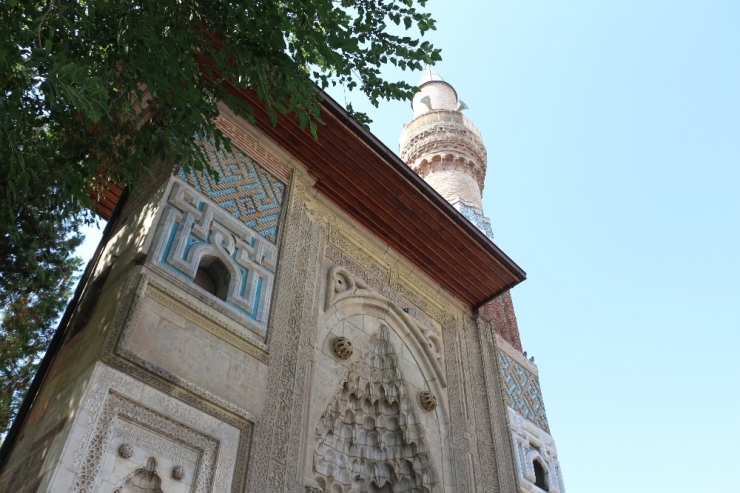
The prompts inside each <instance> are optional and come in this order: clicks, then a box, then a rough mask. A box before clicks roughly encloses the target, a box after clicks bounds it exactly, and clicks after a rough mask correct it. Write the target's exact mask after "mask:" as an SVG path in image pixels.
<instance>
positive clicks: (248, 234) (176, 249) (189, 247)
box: [151, 177, 277, 337]
mask: <svg viewBox="0 0 740 493" xmlns="http://www.w3.org/2000/svg"><path fill="white" fill-rule="evenodd" d="M170 179H171V180H174V181H175V183H174V184H173V186H172V190H171V192H170V195H169V198H168V204H167V205H166V206H165V207H166V209H165V211H164V214H162V218H161V220H160V225H159V228H158V230H157V233H156V235H157V238H158V241H157V243H156V245H157V246H156V249H155V250H154V254H153V255H152V257H151V265H152V266H153V267H154V268H158V269H159V270H161V271H162V273H163V274H164V275H166V276H170V277H175V278H180V279H184V280H186V281H193V282H191V283H187V284H186V285H185V286H184V287H185V288H186V289H188V290H191V291H202V289H201V288H200V287H199V286H196V284H195V281H196V277H197V276H198V272H199V268H200V267H201V266H202V265H205V264H208V263H213V262H214V261H215V262H217V263H218V265H220V266H221V270H222V271H223V275H222V276H221V277H224V278H225V280H224V283H225V287H224V288H223V290H224V293H223V296H222V299H223V301H222V302H219V303H220V305H222V306H221V308H222V309H223V311H224V312H225V313H228V314H229V315H230V316H231V317H233V318H234V319H236V320H237V321H239V322H240V323H242V324H244V325H245V326H246V327H248V328H249V329H251V330H253V331H254V332H255V333H256V334H258V335H259V336H261V337H264V336H265V332H266V330H267V319H268V315H269V312H270V299H271V297H272V288H273V282H274V276H275V274H274V273H275V269H276V263H277V248H276V246H275V245H274V244H272V243H271V242H270V241H268V240H267V239H265V238H263V237H262V236H261V235H260V234H259V233H257V232H256V231H255V230H253V229H252V228H250V227H248V226H247V225H246V224H244V223H243V222H242V221H239V220H238V219H236V218H235V217H234V216H233V215H232V214H230V213H229V212H228V211H227V210H225V209H223V208H221V207H220V206H218V205H216V204H214V203H212V202H211V201H210V200H209V199H208V198H207V197H206V196H204V195H202V194H201V193H199V192H197V191H196V190H195V189H194V188H193V187H192V186H190V185H189V184H186V183H185V182H183V181H181V180H179V179H178V178H175V177H172V178H170Z"/></svg>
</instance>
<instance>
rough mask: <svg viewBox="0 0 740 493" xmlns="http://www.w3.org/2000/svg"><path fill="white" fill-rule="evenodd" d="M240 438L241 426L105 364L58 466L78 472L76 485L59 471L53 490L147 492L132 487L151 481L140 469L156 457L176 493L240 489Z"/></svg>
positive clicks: (96, 375) (161, 473) (172, 492)
mask: <svg viewBox="0 0 740 493" xmlns="http://www.w3.org/2000/svg"><path fill="white" fill-rule="evenodd" d="M240 435H241V433H240V431H239V429H238V428H235V427H233V426H230V425H229V424H227V423H226V422H224V421H221V420H219V419H217V418H216V417H214V416H211V415H210V414H207V413H204V412H202V411H200V410H198V409H197V408H195V407H193V406H190V405H188V404H186V403H184V402H181V401H179V400H177V399H175V398H173V397H171V396H169V395H167V394H165V393H163V392H160V391H158V390H155V389H154V388H152V387H149V386H147V385H146V384H144V383H142V382H140V381H138V380H135V379H134V378H132V377H130V376H128V375H125V374H123V373H120V372H118V371H116V370H113V369H111V368H109V367H107V366H106V365H104V364H101V363H98V364H97V365H96V367H95V370H94V371H93V375H92V377H91V383H90V386H89V390H88V391H87V394H86V397H85V400H84V402H83V405H82V408H81V409H80V412H79V413H78V415H77V417H76V419H75V422H74V424H73V427H72V430H71V432H70V437H72V438H71V439H70V442H69V443H68V445H67V447H66V448H65V451H64V453H63V455H62V460H61V462H60V464H59V465H58V468H60V469H63V470H67V471H70V472H72V473H73V476H72V478H73V482H72V483H71V484H67V483H65V481H69V480H70V479H69V477H68V475H66V474H56V475H55V476H54V478H53V480H52V481H53V482H52V484H51V485H50V488H51V489H52V491H75V492H93V491H98V490H99V488H100V487H102V486H105V485H108V486H106V488H108V487H109V488H110V489H108V490H107V491H113V490H114V489H115V488H121V491H122V492H127V491H139V490H136V489H132V488H134V487H143V486H142V485H143V484H145V483H144V482H143V479H142V481H140V482H138V483H137V482H136V481H134V478H136V477H138V478H143V476H142V475H141V474H144V473H143V472H142V473H141V474H139V475H138V476H137V473H135V472H132V471H134V470H135V469H137V468H140V467H144V465H145V464H146V463H147V461H148V458H155V459H156V461H157V462H158V463H160V465H161V466H162V467H159V468H158V469H157V476H158V477H159V478H160V479H161V481H162V484H161V485H162V489H163V490H164V491H167V492H168V493H177V492H180V491H182V492H185V491H193V492H210V491H224V492H226V491H232V487H233V486H234V485H235V483H236V484H237V485H238V484H240V483H241V481H240V480H239V478H238V477H237V474H238V468H237V467H236V466H237V461H238V457H239V455H240V453H239V452H240V451H239V449H240V445H241V442H242V436H240ZM122 452H123V453H122ZM129 454H130V455H129ZM178 465H179V466H182V468H183V471H184V475H183V477H182V478H181V479H180V480H178V481H176V480H175V478H174V475H173V474H172V473H171V472H174V469H175V466H178ZM144 470H145V471H146V467H144ZM149 472H152V471H149ZM127 479H128V480H129V481H128V482H126V481H127ZM165 485H169V486H165ZM152 491H154V490H152Z"/></svg>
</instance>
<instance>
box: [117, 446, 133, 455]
mask: <svg viewBox="0 0 740 493" xmlns="http://www.w3.org/2000/svg"><path fill="white" fill-rule="evenodd" d="M118 455H120V456H121V457H123V458H124V459H130V458H131V456H132V455H134V448H133V447H132V446H131V445H129V444H128V443H122V444H121V446H120V447H118Z"/></svg>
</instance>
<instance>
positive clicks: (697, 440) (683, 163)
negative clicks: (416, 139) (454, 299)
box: [335, 0, 740, 493]
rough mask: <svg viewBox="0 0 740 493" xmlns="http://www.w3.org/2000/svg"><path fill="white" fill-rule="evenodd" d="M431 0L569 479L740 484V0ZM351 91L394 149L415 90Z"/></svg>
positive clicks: (621, 485)
mask: <svg viewBox="0 0 740 493" xmlns="http://www.w3.org/2000/svg"><path fill="white" fill-rule="evenodd" d="M428 10H429V11H431V12H432V13H433V15H434V17H435V18H436V19H437V25H438V31H437V32H434V33H432V34H431V36H430V37H429V38H430V39H431V40H432V41H433V42H434V43H435V44H436V45H437V46H438V47H440V48H442V50H443V51H442V56H443V61H442V62H440V63H439V64H438V65H437V66H436V67H435V69H436V70H437V72H438V73H439V74H440V75H441V76H442V77H444V78H445V79H446V80H447V81H448V82H450V83H451V84H453V85H454V86H455V88H456V89H457V92H458V94H459V96H460V98H461V99H463V100H464V101H465V102H466V103H467V104H468V106H469V107H470V109H469V110H468V111H467V115H468V117H470V118H471V119H472V120H473V121H474V122H475V123H476V124H477V125H478V127H479V128H480V130H481V132H482V134H483V138H484V141H485V143H486V146H487V148H488V177H487V180H486V187H485V190H484V197H483V204H484V208H485V210H486V213H487V215H488V216H489V217H490V218H491V221H492V224H493V229H494V233H495V239H496V242H497V243H498V245H499V246H501V247H502V248H503V249H504V251H505V252H506V253H507V254H508V255H510V256H511V257H512V258H513V259H514V260H515V261H516V262H517V263H518V264H519V265H521V266H522V267H523V268H524V269H525V270H526V271H527V274H528V280H527V281H525V282H524V283H523V284H521V285H520V286H518V287H516V288H515V289H514V291H513V293H512V294H513V298H514V304H515V308H516V312H517V317H518V319H519V328H520V331H521V334H522V341H523V344H524V347H525V349H526V350H527V351H528V352H529V354H530V355H534V356H535V358H536V363H537V364H538V366H539V369H540V373H541V382H542V387H543V393H544V397H545V403H546V407H547V411H548V416H549V419H550V425H551V430H552V434H553V436H554V438H555V440H556V443H557V445H558V451H559V457H560V461H561V464H562V467H563V472H564V477H565V485H566V489H567V491H568V493H593V492H595V491H598V492H599V493H611V492H620V493H623V492H625V491H627V492H630V493H638V492H650V493H654V492H657V491H661V492H662V491H665V492H668V491H670V492H672V493H682V492H687V493H688V492H691V493H697V492H705V491H707V492H708V491H719V490H725V491H731V490H732V489H733V488H736V487H737V486H736V484H735V483H736V481H735V480H734V479H733V478H734V472H735V470H736V468H737V465H736V462H737V454H736V448H737V444H738V443H740V424H738V416H740V397H739V396H738V391H740V384H739V383H738V380H739V379H740V355H739V354H736V352H737V351H738V349H739V348H740V287H739V285H738V279H740V260H738V254H739V253H740V193H739V192H738V189H739V188H740V171H739V167H738V165H739V164H740V1H737V0H732V1H730V0H727V1H719V0H704V1H701V2H700V1H695V2H688V1H680V0H677V1H671V2H668V1H659V0H642V1H619V2H617V1H609V2H607V1H599V0H589V1H567V0H563V1H560V2H554V1H544V0H542V1H540V0H505V1H504V0H489V1H480V2H474V1H465V2H461V1H457V2H449V1H443V0H431V1H430V2H429V4H428ZM402 76H403V77H404V78H405V79H406V80H408V81H409V82H414V83H415V82H416V81H417V80H418V78H419V76H420V74H408V73H406V74H404V73H402ZM348 96H349V97H350V98H351V99H348V101H352V102H353V104H354V105H355V107H356V108H357V109H365V110H366V111H368V112H369V113H370V116H371V117H372V118H373V119H374V123H373V125H372V126H371V128H372V130H373V132H374V133H375V134H376V135H377V136H378V137H379V138H380V139H381V140H383V141H384V142H385V143H386V145H388V147H390V148H391V149H392V150H394V151H397V150H398V136H399V134H400V131H401V128H402V124H403V123H404V122H407V121H408V120H409V119H410V118H411V110H410V108H409V105H408V103H386V104H382V105H381V106H380V108H379V109H377V110H375V109H373V108H371V107H369V106H368V105H366V104H365V103H364V102H363V101H362V100H361V98H358V97H356V96H354V95H352V94H351V93H350V94H348ZM335 97H336V98H337V100H338V101H339V102H340V103H343V102H344V95H343V94H341V93H335Z"/></svg>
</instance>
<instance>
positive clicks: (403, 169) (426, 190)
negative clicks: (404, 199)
mask: <svg viewBox="0 0 740 493" xmlns="http://www.w3.org/2000/svg"><path fill="white" fill-rule="evenodd" d="M319 92H320V93H321V96H322V98H323V102H322V104H323V106H324V108H325V109H326V110H327V111H328V112H329V113H331V114H332V115H333V116H335V117H336V118H337V119H339V120H340V121H341V122H342V123H344V124H345V125H346V126H347V127H348V128H350V129H352V131H353V133H354V134H355V135H356V136H357V137H358V138H359V139H361V140H362V141H363V142H364V143H365V144H366V145H367V146H368V147H370V148H371V149H372V150H373V151H374V152H375V153H377V154H378V155H380V156H381V157H383V158H384V159H385V161H386V162H388V163H389V164H390V165H391V166H393V168H394V169H395V170H396V171H397V172H398V173H399V174H400V175H401V176H403V177H404V178H405V179H406V180H408V181H409V182H411V183H413V184H414V185H415V186H416V187H417V188H418V189H419V191H420V192H421V193H422V194H423V195H424V196H425V197H427V198H428V199H429V200H430V201H431V202H432V203H433V204H434V205H436V206H437V207H438V208H439V209H440V210H442V211H443V212H444V213H445V214H446V215H447V216H448V217H449V218H450V219H452V220H453V221H454V222H455V223H457V224H458V225H459V226H460V227H461V228H462V229H463V230H465V232H466V233H468V234H469V235H470V236H471V237H472V238H473V239H474V240H475V241H476V242H478V243H479V244H480V245H481V246H483V248H485V249H486V250H487V251H488V252H489V253H491V255H493V256H494V257H495V258H496V260H498V261H499V262H501V263H502V264H503V265H504V266H506V267H507V268H508V269H509V270H510V271H511V272H512V273H513V274H514V275H515V277H516V278H517V279H518V281H517V282H514V283H511V284H510V285H509V286H507V287H506V288H505V289H502V290H501V291H500V292H497V293H495V294H493V295H492V296H491V298H490V299H493V298H495V297H496V296H498V295H499V294H501V293H503V292H504V291H508V290H509V289H511V288H513V287H514V286H516V285H517V284H519V283H520V282H522V281H524V280H525V279H526V278H527V273H526V272H524V270H523V269H522V268H521V267H519V266H518V265H517V264H516V262H514V261H513V260H512V259H511V258H510V257H509V256H508V255H506V254H505V253H504V252H503V251H502V250H501V249H500V248H499V247H498V246H497V245H496V244H495V243H494V242H493V241H492V240H491V239H490V238H488V237H487V236H486V235H485V234H483V232H482V231H481V230H479V229H478V228H477V227H476V226H475V225H473V224H472V223H471V222H470V221H468V220H467V219H466V218H465V216H463V215H462V213H461V212H460V211H458V210H457V209H455V208H454V207H453V206H452V205H451V204H450V203H449V202H448V201H447V200H446V199H445V198H444V197H442V196H441V195H440V194H439V193H438V192H437V191H436V190H435V189H434V188H432V186H431V185H429V184H428V183H427V182H426V181H425V180H424V179H423V178H422V177H420V176H419V175H417V174H416V173H415V172H414V171H413V170H412V169H411V168H410V167H409V166H408V165H407V164H406V163H404V162H403V161H402V160H401V158H400V157H398V155H397V154H396V153H395V152H393V151H391V150H390V149H388V147H387V146H386V145H385V144H383V143H382V142H381V141H380V140H379V139H378V138H377V137H376V136H375V135H373V134H372V133H370V132H368V131H367V130H365V129H364V128H363V127H362V125H360V124H359V123H357V121H355V119H354V118H352V117H351V116H350V115H349V113H347V111H346V110H345V109H344V108H342V107H341V105H340V104H339V103H337V102H336V101H335V100H334V99H333V98H332V97H331V96H329V95H328V94H327V93H325V92H324V91H319ZM490 299H488V300H485V301H483V302H482V303H480V304H479V305H478V306H476V308H478V307H479V306H482V305H484V304H486V303H487V302H488V301H490Z"/></svg>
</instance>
